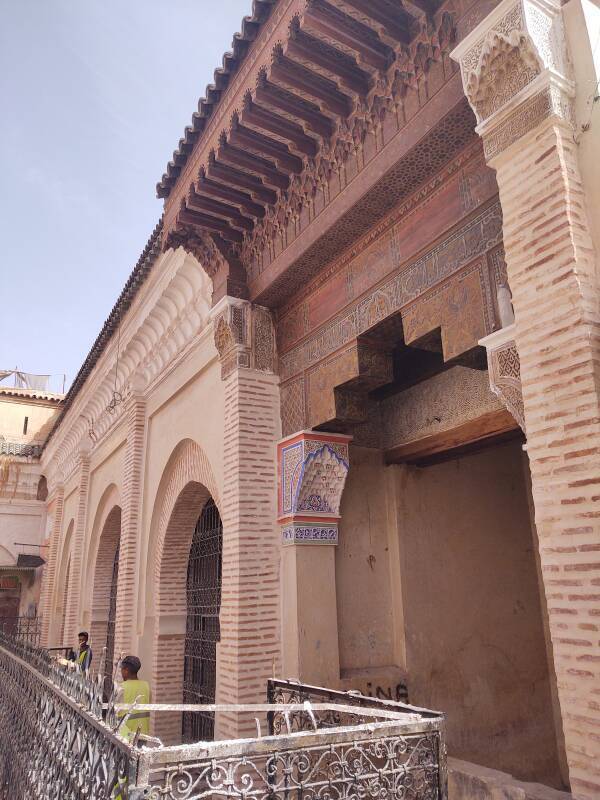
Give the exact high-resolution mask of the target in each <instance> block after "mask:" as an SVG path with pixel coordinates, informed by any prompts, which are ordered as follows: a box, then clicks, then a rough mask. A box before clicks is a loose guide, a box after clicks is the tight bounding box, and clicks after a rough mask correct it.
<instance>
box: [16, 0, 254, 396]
mask: <svg viewBox="0 0 600 800" xmlns="http://www.w3.org/2000/svg"><path fill="white" fill-rule="evenodd" d="M250 11H251V0H216V2H215V0H0V180H1V192H0V240H1V243H2V244H1V250H0V302H1V309H0V369H1V368H4V367H9V368H10V367H13V366H15V365H18V366H19V368H20V369H23V370H25V371H27V372H38V373H63V372H66V373H67V385H68V384H69V383H70V382H71V381H72V380H73V378H74V377H75V374H76V373H77V371H78V369H79V367H80V366H81V363H82V362H83V359H84V358H85V356H86V355H87V352H88V350H89V348H90V346H91V344H92V343H93V341H94V339H95V338H96V336H97V334H98V332H99V331H100V328H101V326H102V323H103V322H104V320H105V319H106V317H107V316H108V314H109V312H110V309H111V308H112V306H113V304H114V302H115V300H116V298H117V296H118V294H119V292H120V291H121V288H122V287H123V284H124V283H125V281H126V279H127V276H128V275H129V273H130V272H131V270H132V269H133V266H134V264H135V262H136V261H137V258H138V256H139V254H140V252H141V251H142V249H143V247H144V245H145V244H146V241H147V239H148V236H149V235H150V233H151V231H152V229H153V227H154V225H155V224H156V221H157V220H158V218H159V216H160V214H161V211H162V202H161V201H160V200H158V199H157V198H156V192H155V185H156V182H157V181H158V180H159V179H160V177H161V175H162V173H163V172H164V169H165V167H166V164H167V161H168V160H169V159H170V157H171V154H172V152H173V150H174V149H175V147H176V145H177V143H178V141H179V138H180V136H181V135H182V133H183V129H184V126H185V125H187V124H189V122H190V119H191V116H192V112H193V111H194V110H195V109H196V104H197V101H198V98H199V97H200V96H202V95H203V94H204V89H205V87H206V84H207V83H208V82H210V81H212V76H213V71H214V68H215V67H216V66H218V65H219V66H220V64H221V58H222V55H223V53H224V52H225V51H226V50H229V49H230V47H231V39H232V36H233V33H234V32H235V31H238V30H240V25H241V20H242V17H243V15H244V14H248V13H250Z"/></svg>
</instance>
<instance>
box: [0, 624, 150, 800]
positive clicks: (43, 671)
mask: <svg viewBox="0 0 600 800" xmlns="http://www.w3.org/2000/svg"><path fill="white" fill-rule="evenodd" d="M102 713H103V708H102V685H101V682H99V681H94V680H91V679H89V678H87V677H86V676H85V674H83V673H82V672H80V671H78V670H70V669H64V668H62V667H61V666H59V664H58V663H57V662H56V661H53V660H52V659H51V657H50V655H49V654H48V653H47V652H46V651H45V650H42V649H40V648H37V647H35V646H33V645H31V644H29V643H27V642H24V641H21V640H19V639H16V638H14V637H11V636H9V635H8V634H5V633H0V797H2V798H4V797H6V798H9V797H10V798H16V799H17V800H19V799H20V798H26V797H35V798H39V799H40V800H50V799H51V798H58V797H60V798H61V800H63V799H64V800H84V799H85V800H87V799H88V798H89V800H109V799H111V800H112V799H113V798H116V797H117V796H118V793H119V792H120V791H121V788H122V787H127V786H128V785H135V778H136V774H137V762H138V758H139V751H137V750H135V749H134V748H133V747H131V746H130V745H129V744H128V743H127V742H125V741H124V740H123V739H122V738H121V737H119V736H117V735H116V734H115V727H116V725H118V722H117V720H116V714H115V712H114V708H110V709H108V715H107V721H106V722H103V721H102ZM122 796H123V798H125V797H127V793H126V790H125V794H123V793H122Z"/></svg>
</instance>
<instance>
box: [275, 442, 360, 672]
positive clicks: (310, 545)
mask: <svg viewBox="0 0 600 800" xmlns="http://www.w3.org/2000/svg"><path fill="white" fill-rule="evenodd" d="M349 441H350V437H349V436H344V435H342V434H332V433H317V432H314V431H306V432H301V433H297V434H295V435H294V436H289V437H287V438H286V439H284V440H283V441H282V442H280V443H279V447H278V457H277V462H278V471H279V482H278V483H279V497H278V512H279V523H280V526H281V537H282V544H283V554H282V570H281V584H282V585H281V593H282V609H283V611H282V613H283V619H282V636H283V670H284V675H285V677H288V678H298V679H299V680H302V681H304V682H306V683H312V684H316V685H317V686H328V687H336V686H337V685H338V683H339V680H340V656H339V646H338V622H337V602H336V591H335V546H336V545H337V542H338V522H339V519H340V502H341V499H342V492H343V491H344V486H345V483H346V477H347V475H348V463H349V459H348V442H349Z"/></svg>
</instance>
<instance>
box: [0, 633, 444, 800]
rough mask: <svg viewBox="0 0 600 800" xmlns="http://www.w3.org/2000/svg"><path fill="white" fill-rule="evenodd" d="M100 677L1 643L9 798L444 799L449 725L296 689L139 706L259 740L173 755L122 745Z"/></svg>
mask: <svg viewBox="0 0 600 800" xmlns="http://www.w3.org/2000/svg"><path fill="white" fill-rule="evenodd" d="M102 672H103V670H102V668H101V669H100V675H99V676H98V677H96V678H90V677H88V676H86V675H85V674H83V673H82V672H81V671H79V670H77V669H65V668H63V667H61V666H60V665H59V664H58V663H57V662H56V661H55V660H53V659H52V658H51V657H50V655H49V654H48V653H47V652H46V651H44V650H41V649H40V648H37V647H35V646H33V645H31V644H29V643H27V642H23V641H19V640H18V639H16V638H14V637H11V636H9V635H8V634H4V633H1V632H0V797H2V798H5V797H6V798H8V797H10V798H11V800H12V798H16V800H19V798H25V797H35V798H39V800H55V798H58V797H60V798H61V800H116V798H120V800H127V799H130V800H141V798H147V799H148V800H204V799H205V798H206V800H208V798H211V800H394V798H398V800H446V796H447V795H446V753H445V744H444V721H443V717H442V716H441V715H439V714H436V713H434V712H430V711H426V710H424V709H417V708H413V707H411V706H404V705H401V704H398V703H392V702H388V701H380V700H377V699H374V698H366V697H363V696H361V695H357V694H353V693H342V692H333V691H330V690H327V689H320V688H317V687H310V686H304V685H302V684H298V683H290V682H287V681H271V682H269V689H268V697H269V702H268V703H265V704H252V705H243V706H232V705H218V704H213V705H210V706H199V705H188V704H181V705H162V704H152V705H139V704H138V705H135V712H138V711H153V712H155V713H161V712H171V713H172V712H173V711H178V712H184V713H197V714H200V713H206V712H207V711H208V712H210V713H213V714H214V715H215V721H216V727H217V730H218V729H219V721H220V719H222V718H223V717H225V718H227V719H228V720H231V719H232V718H233V717H234V716H235V715H238V717H239V719H240V720H242V719H243V720H244V722H245V724H248V722H249V721H251V722H252V724H253V726H254V728H255V735H254V736H253V737H252V738H241V739H233V740H227V741H211V742H198V743H197V744H184V745H179V746H172V747H165V746H163V745H162V744H161V743H160V742H159V741H158V740H156V739H152V738H151V737H148V738H147V739H144V737H139V738H138V737H135V739H134V741H133V742H132V743H128V742H127V741H125V740H124V739H122V738H121V737H120V736H119V735H118V734H117V733H116V729H117V727H118V725H119V714H123V713H125V714H128V713H131V712H132V711H133V710H134V707H132V706H129V707H127V706H123V705H119V704H118V703H116V695H115V694H113V696H112V697H111V699H110V701H109V703H108V704H103V703H102V686H103V679H102Z"/></svg>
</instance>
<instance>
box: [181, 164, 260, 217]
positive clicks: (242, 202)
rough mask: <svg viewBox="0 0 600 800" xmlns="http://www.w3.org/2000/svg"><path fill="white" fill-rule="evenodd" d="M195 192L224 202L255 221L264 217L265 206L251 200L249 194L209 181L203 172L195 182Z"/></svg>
mask: <svg viewBox="0 0 600 800" xmlns="http://www.w3.org/2000/svg"><path fill="white" fill-rule="evenodd" d="M196 192H197V193H198V194H200V195H203V196H204V197H212V198H215V199H216V200H224V201H225V202H227V203H229V204H230V205H232V206H235V207H236V208H239V209H240V210H241V211H244V212H245V213H246V214H248V216H250V217H254V218H255V219H262V218H263V217H264V216H265V206H264V205H263V204H261V203H258V202H256V201H255V200H253V199H252V195H251V194H248V193H247V192H240V191H239V190H237V189H234V188H232V187H230V186H225V185H223V184H222V183H217V182H216V181H211V180H210V179H209V178H207V177H206V171H204V170H203V171H202V172H201V174H200V177H199V178H198V181H197V182H196Z"/></svg>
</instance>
